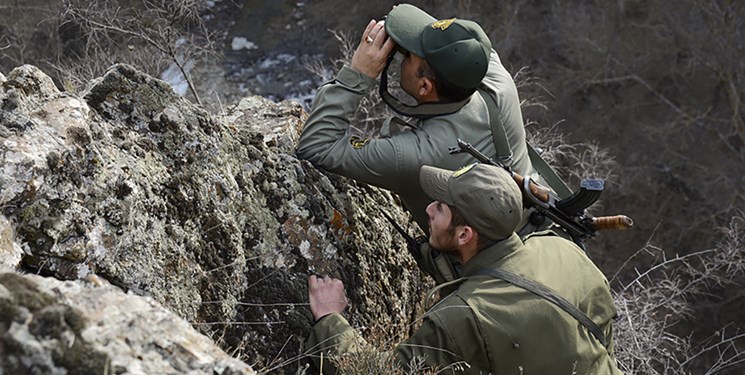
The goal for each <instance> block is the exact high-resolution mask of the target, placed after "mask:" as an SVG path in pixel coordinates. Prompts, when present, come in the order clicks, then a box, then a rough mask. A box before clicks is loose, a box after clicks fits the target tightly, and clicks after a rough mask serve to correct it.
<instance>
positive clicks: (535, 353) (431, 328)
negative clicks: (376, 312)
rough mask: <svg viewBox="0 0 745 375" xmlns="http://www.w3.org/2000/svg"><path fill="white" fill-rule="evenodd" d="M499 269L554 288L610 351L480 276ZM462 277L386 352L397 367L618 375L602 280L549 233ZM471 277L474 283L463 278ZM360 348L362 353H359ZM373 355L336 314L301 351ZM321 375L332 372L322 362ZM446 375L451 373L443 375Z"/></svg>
mask: <svg viewBox="0 0 745 375" xmlns="http://www.w3.org/2000/svg"><path fill="white" fill-rule="evenodd" d="M485 268H488V269H498V268H499V269H505V270H508V271H511V272H513V273H517V274H519V275H522V276H523V277H525V278H528V279H531V280H533V281H537V282H539V283H541V284H543V285H544V286H547V287H549V288H551V289H553V290H554V291H555V292H556V293H557V294H559V295H560V296H562V297H564V298H565V299H566V300H568V301H569V302H570V303H572V304H573V305H574V306H576V307H578V308H579V310H581V311H582V312H584V313H585V314H586V315H587V316H588V317H589V318H590V319H592V320H593V321H594V322H595V323H596V324H597V325H598V326H599V327H600V328H601V329H602V330H603V331H604V333H605V336H606V338H607V340H608V342H609V345H608V347H607V348H606V347H604V346H603V345H602V344H601V343H600V342H599V341H598V340H597V339H596V338H595V337H594V336H592V334H591V333H590V332H589V330H588V329H586V328H585V327H584V326H582V325H581V324H580V323H579V322H578V321H577V320H575V319H574V318H573V317H571V316H570V315H569V314H568V313H566V312H565V311H564V310H562V309H560V308H559V307H557V306H556V305H554V304H553V303H551V302H549V301H547V300H545V299H543V298H542V297H539V296H537V295H535V294H533V293H531V292H529V291H527V290H525V289H522V288H520V287H517V286H515V285H512V284H510V283H508V282H506V281H503V280H500V279H497V278H494V277H491V276H474V274H475V273H476V272H477V271H478V270H479V269H485ZM462 271H463V275H464V278H463V279H461V281H456V282H459V285H458V288H457V290H456V291H455V292H453V293H452V294H450V295H448V296H446V297H444V298H443V299H442V300H440V301H439V302H438V303H437V304H436V305H435V306H434V307H432V308H431V309H430V310H429V311H428V312H427V313H426V314H425V316H424V317H423V319H422V325H421V327H420V328H419V329H418V330H417V331H416V332H415V333H414V334H413V335H412V336H411V337H409V338H408V339H407V340H406V341H404V342H402V343H400V344H399V345H398V346H397V347H396V348H395V351H394V352H393V353H387V354H388V355H391V354H392V355H395V357H396V360H397V362H398V363H399V364H401V365H404V366H405V365H406V364H409V363H411V361H412V359H414V358H415V357H423V358H424V359H425V363H426V364H427V365H429V366H439V368H441V369H442V368H446V367H448V366H450V369H451V370H454V371H455V373H461V372H459V371H460V370H459V369H462V371H463V372H462V373H464V374H494V375H498V374H524V375H531V374H541V375H550V374H556V375H570V374H614V375H615V374H620V373H621V372H620V370H619V369H618V368H617V366H616V363H615V358H614V355H613V344H612V332H611V331H612V319H613V317H614V316H615V314H616V310H615V307H614V305H613V299H612V297H611V294H610V289H609V285H608V281H607V280H606V278H605V277H604V276H603V274H602V273H601V272H600V270H598V269H597V267H595V265H594V264H593V263H592V262H591V261H590V260H589V259H588V258H587V256H586V255H585V254H584V252H583V251H582V250H581V249H580V248H579V247H577V246H576V245H575V244H574V243H572V242H571V241H568V240H565V239H562V238H560V237H558V236H555V235H550V234H548V233H547V232H544V233H538V234H536V235H532V236H529V237H528V238H527V239H526V240H525V242H523V241H522V240H521V239H520V238H519V237H518V236H517V235H513V236H512V237H510V238H508V239H506V240H504V241H501V242H499V243H497V244H495V245H493V246H492V247H489V248H487V249H485V250H483V251H481V252H480V253H479V254H477V255H476V256H475V257H474V258H472V259H471V260H469V261H468V262H467V263H466V264H464V265H463V269H462ZM469 276H471V277H469ZM365 348H366V349H365ZM360 350H368V351H369V350H370V349H369V347H368V346H367V344H366V343H365V341H364V340H363V339H362V338H361V337H360V335H359V334H358V333H357V332H356V330H354V329H353V328H352V327H351V326H350V325H349V324H348V323H347V321H346V320H345V319H344V318H343V317H342V316H341V315H339V314H334V315H330V316H327V317H325V318H323V319H321V320H320V321H319V322H318V323H317V324H316V325H315V326H314V327H313V329H312V331H311V334H310V337H309V338H308V341H307V343H306V352H307V353H309V354H310V355H311V357H312V358H314V359H316V361H315V362H316V366H318V365H319V363H318V362H319V361H318V360H317V359H318V354H319V353H320V352H324V353H325V354H326V355H325V358H328V354H329V353H332V354H343V353H355V352H358V351H360ZM325 363H326V365H325V366H324V373H325V374H330V373H334V371H335V369H334V368H333V367H332V366H328V363H329V360H328V359H327V360H326V361H325ZM445 373H451V372H450V370H447V371H446V372H445Z"/></svg>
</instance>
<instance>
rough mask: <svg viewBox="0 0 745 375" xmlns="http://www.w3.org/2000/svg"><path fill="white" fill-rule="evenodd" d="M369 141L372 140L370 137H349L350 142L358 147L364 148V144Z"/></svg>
mask: <svg viewBox="0 0 745 375" xmlns="http://www.w3.org/2000/svg"><path fill="white" fill-rule="evenodd" d="M368 141H370V139H367V138H366V139H362V138H360V137H357V136H352V138H349V144H351V145H352V147H354V148H356V149H360V148H362V146H364V145H366V144H367V142H368Z"/></svg>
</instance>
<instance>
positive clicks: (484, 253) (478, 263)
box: [461, 233, 523, 277]
mask: <svg viewBox="0 0 745 375" xmlns="http://www.w3.org/2000/svg"><path fill="white" fill-rule="evenodd" d="M522 246H523V241H522V240H521V239H520V237H519V236H518V235H517V234H516V233H512V235H511V236H509V237H507V238H506V239H504V240H502V241H499V242H497V243H495V244H494V245H491V246H489V247H487V248H486V249H484V250H481V251H479V253H478V254H476V255H475V256H474V257H473V258H471V259H470V260H468V262H466V263H465V264H464V265H463V266H462V268H461V272H462V273H463V276H464V277H468V276H471V275H473V274H474V273H476V271H478V270H480V269H482V268H484V267H489V266H492V265H496V264H499V263H501V262H502V259H504V258H505V257H506V256H508V255H510V254H512V253H514V252H515V251H517V250H518V249H519V248H521V247H522Z"/></svg>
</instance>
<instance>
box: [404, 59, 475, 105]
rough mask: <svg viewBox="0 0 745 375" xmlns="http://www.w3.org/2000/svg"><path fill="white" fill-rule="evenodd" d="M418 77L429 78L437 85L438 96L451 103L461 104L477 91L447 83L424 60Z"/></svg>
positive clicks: (417, 72)
mask: <svg viewBox="0 0 745 375" xmlns="http://www.w3.org/2000/svg"><path fill="white" fill-rule="evenodd" d="M416 76H417V77H419V78H421V77H427V78H429V79H431V80H432V81H433V82H434V83H435V89H436V90H437V95H438V96H439V97H440V98H442V99H445V100H446V101H449V102H459V101H461V100H465V99H466V98H468V97H470V96H471V95H473V93H474V92H476V89H466V88H462V87H458V86H456V85H454V84H452V83H450V82H448V81H446V80H445V79H444V78H443V77H442V76H441V75H440V74H437V72H436V71H434V69H432V67H431V66H430V65H429V63H428V62H427V60H424V59H423V60H422V63H421V64H420V65H419V68H418V69H417V71H416Z"/></svg>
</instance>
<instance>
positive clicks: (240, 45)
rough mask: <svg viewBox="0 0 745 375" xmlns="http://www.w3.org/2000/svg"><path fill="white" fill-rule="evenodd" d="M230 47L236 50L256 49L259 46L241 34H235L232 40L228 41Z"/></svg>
mask: <svg viewBox="0 0 745 375" xmlns="http://www.w3.org/2000/svg"><path fill="white" fill-rule="evenodd" d="M230 48H232V49H233V51H238V50H241V49H244V48H245V49H248V50H252V49H256V48H259V46H257V45H256V43H254V42H252V41H250V40H248V39H246V38H244V37H242V36H236V37H233V41H232V42H231V43H230Z"/></svg>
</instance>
